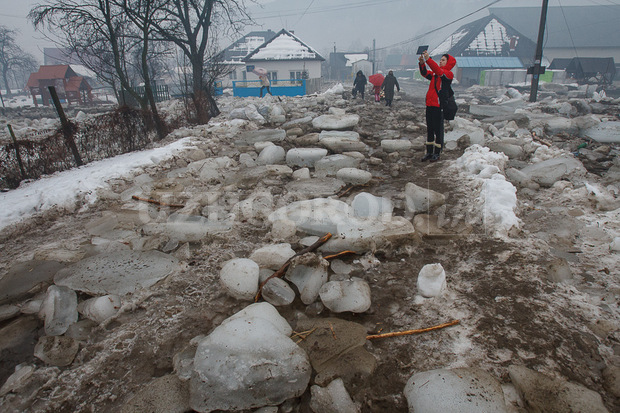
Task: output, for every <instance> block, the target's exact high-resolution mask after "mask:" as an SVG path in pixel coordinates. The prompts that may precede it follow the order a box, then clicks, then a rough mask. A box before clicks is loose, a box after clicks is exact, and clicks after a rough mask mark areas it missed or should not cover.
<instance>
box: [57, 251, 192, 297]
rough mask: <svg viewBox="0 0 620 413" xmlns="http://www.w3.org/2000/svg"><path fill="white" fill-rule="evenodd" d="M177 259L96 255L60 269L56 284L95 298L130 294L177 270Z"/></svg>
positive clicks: (152, 254)
mask: <svg viewBox="0 0 620 413" xmlns="http://www.w3.org/2000/svg"><path fill="white" fill-rule="evenodd" d="M180 269H181V266H180V264H179V260H177V259H176V258H174V257H173V256H171V255H168V254H164V253H163V252H159V251H146V252H141V251H119V252H111V253H104V254H99V255H95V256H92V257H89V258H86V259H83V260H82V261H79V262H77V263H75V264H73V265H71V266H70V267H67V268H65V269H63V270H60V271H59V272H58V273H57V274H56V276H55V277H54V282H55V283H56V285H60V286H65V287H69V288H71V289H73V290H78V291H84V292H87V293H90V294H94V295H105V294H116V295H124V294H127V293H133V292H135V291H137V290H139V289H142V288H148V287H151V286H152V285H154V284H155V283H156V282H158V281H159V280H162V279H164V278H166V277H167V276H169V275H170V274H172V273H174V272H176V271H179V270H180Z"/></svg>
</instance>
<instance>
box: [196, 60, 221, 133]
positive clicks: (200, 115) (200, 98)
mask: <svg viewBox="0 0 620 413" xmlns="http://www.w3.org/2000/svg"><path fill="white" fill-rule="evenodd" d="M192 60H193V61H192V80H193V95H192V97H193V99H194V105H195V106H196V117H197V120H198V123H201V124H205V123H207V122H209V119H211V118H214V117H216V116H217V115H219V114H220V110H219V108H218V107H217V103H216V102H215V99H213V96H211V90H210V88H209V85H205V84H204V79H203V76H204V65H203V63H202V59H200V60H199V59H198V58H195V59H192Z"/></svg>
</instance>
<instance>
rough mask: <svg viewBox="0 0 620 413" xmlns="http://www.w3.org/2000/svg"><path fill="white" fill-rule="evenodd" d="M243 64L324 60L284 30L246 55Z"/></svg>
mask: <svg viewBox="0 0 620 413" xmlns="http://www.w3.org/2000/svg"><path fill="white" fill-rule="evenodd" d="M243 60H244V61H245V62H256V61H262V60H319V61H323V60H325V59H324V58H323V57H322V56H321V55H320V54H318V53H317V52H316V51H315V50H314V49H313V48H311V47H310V46H308V45H307V44H305V43H304V42H302V41H301V40H300V39H299V38H298V37H297V36H295V35H294V34H292V33H291V32H289V31H288V30H286V29H282V30H280V31H279V32H278V33H277V34H276V35H275V37H273V38H272V39H271V40H268V41H266V42H265V43H263V44H262V45H260V46H259V47H257V48H256V49H255V50H254V51H253V52H251V53H250V54H248V55H247V56H246V58H245V59H243Z"/></svg>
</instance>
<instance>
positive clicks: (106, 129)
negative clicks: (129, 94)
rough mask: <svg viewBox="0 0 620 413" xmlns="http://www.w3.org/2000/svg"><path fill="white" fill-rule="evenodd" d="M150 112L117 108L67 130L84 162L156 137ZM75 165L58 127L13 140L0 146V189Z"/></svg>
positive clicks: (143, 144) (141, 145)
mask: <svg viewBox="0 0 620 413" xmlns="http://www.w3.org/2000/svg"><path fill="white" fill-rule="evenodd" d="M153 125H154V122H153V119H152V117H151V114H150V112H144V111H141V110H138V109H133V108H129V107H126V106H124V107H120V108H118V109H116V110H114V111H112V112H109V113H105V114H102V115H99V116H96V117H93V118H90V119H87V120H85V121H84V122H80V123H72V124H71V133H72V134H73V138H74V140H75V143H76V145H77V148H78V151H79V154H80V155H81V157H82V160H83V162H84V163H88V162H92V161H96V160H100V159H104V158H109V157H112V156H116V155H120V154H123V153H127V152H132V151H136V150H140V149H144V148H145V147H147V146H148V145H149V144H151V143H152V142H153V141H154V140H155V139H156V134H155V133H154V131H155V129H154V126H153ZM75 166H77V164H76V161H75V158H74V156H73V154H72V152H71V149H70V148H69V146H68V145H67V143H66V139H65V135H64V133H63V130H62V129H58V130H56V131H54V132H53V133H52V134H51V135H49V136H47V137H43V138H42V137H38V138H36V139H19V140H18V139H15V140H14V141H13V142H11V143H8V144H5V145H4V146H2V147H0V188H4V189H7V188H8V189H14V188H17V187H18V186H19V184H20V182H22V181H23V180H25V179H38V178H40V177H41V176H43V175H49V174H52V173H54V172H58V171H64V170H67V169H70V168H73V167H75Z"/></svg>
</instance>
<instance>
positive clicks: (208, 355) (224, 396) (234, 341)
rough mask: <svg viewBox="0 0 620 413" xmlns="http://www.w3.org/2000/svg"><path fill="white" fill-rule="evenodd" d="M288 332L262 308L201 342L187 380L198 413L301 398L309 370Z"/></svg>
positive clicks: (253, 308)
mask: <svg viewBox="0 0 620 413" xmlns="http://www.w3.org/2000/svg"><path fill="white" fill-rule="evenodd" d="M291 331H292V330H291V328H290V326H288V324H287V322H286V320H285V319H284V318H283V317H281V316H280V315H279V314H278V313H277V310H276V309H275V308H274V307H273V306H272V305H271V304H268V303H260V304H253V305H251V306H249V307H246V309H244V310H242V311H241V312H240V313H237V314H235V315H233V316H232V317H230V318H228V319H227V320H225V321H224V322H223V323H222V324H221V325H220V326H219V327H217V328H216V329H215V330H213V332H212V333H211V334H209V335H208V336H207V337H206V338H204V339H202V340H201V341H200V342H199V344H198V348H197V349H196V355H195V357H194V371H193V373H192V378H191V379H190V405H191V407H192V409H194V410H196V411H198V412H211V411H213V410H235V411H239V410H245V409H253V408H257V407H262V406H277V405H279V404H280V403H282V402H284V401H285V400H287V399H290V398H294V397H299V396H301V395H302V394H303V393H304V392H305V390H306V388H307V386H308V382H309V381H310V374H311V373H312V368H311V367H310V362H309V360H308V356H307V355H306V353H305V351H303V350H302V349H301V348H300V347H298V346H297V345H296V344H295V343H294V342H293V340H291V339H290V338H289V335H290V333H291Z"/></svg>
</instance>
